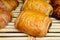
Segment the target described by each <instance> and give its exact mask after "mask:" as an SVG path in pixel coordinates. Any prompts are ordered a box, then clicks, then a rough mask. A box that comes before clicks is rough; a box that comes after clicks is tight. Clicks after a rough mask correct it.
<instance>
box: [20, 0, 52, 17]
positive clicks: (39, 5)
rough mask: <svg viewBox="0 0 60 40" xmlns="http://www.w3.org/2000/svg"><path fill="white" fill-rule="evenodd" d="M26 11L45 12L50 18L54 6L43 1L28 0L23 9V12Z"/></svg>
mask: <svg viewBox="0 0 60 40" xmlns="http://www.w3.org/2000/svg"><path fill="white" fill-rule="evenodd" d="M26 9H28V10H29V9H31V10H35V11H40V12H44V13H45V14H46V15H48V16H49V15H51V14H52V11H53V8H52V6H51V5H50V4H48V3H46V2H44V1H42V0H26V1H25V2H24V4H23V6H22V8H21V11H23V10H26Z"/></svg>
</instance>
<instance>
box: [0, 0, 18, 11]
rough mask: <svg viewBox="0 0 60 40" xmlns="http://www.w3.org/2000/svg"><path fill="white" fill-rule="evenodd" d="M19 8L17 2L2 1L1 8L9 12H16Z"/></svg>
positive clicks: (0, 0) (0, 2)
mask: <svg viewBox="0 0 60 40" xmlns="http://www.w3.org/2000/svg"><path fill="white" fill-rule="evenodd" d="M17 6H18V1H17V0H0V8H4V9H7V10H9V11H12V10H14V9H15V8H16V7H17Z"/></svg>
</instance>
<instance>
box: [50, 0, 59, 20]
mask: <svg viewBox="0 0 60 40" xmlns="http://www.w3.org/2000/svg"><path fill="white" fill-rule="evenodd" d="M51 5H52V6H53V8H54V10H53V14H52V16H53V17H55V18H56V19H60V0H51Z"/></svg>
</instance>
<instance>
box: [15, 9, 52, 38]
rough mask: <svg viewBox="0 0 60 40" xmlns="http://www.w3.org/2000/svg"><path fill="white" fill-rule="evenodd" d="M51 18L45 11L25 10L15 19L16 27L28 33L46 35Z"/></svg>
mask: <svg viewBox="0 0 60 40" xmlns="http://www.w3.org/2000/svg"><path fill="white" fill-rule="evenodd" d="M50 23H51V19H50V18H49V17H48V16H47V15H45V14H44V13H41V12H37V11H32V10H24V11H22V12H21V14H20V15H19V16H18V18H17V19H16V21H15V27H16V29H18V30H19V31H22V32H24V33H26V34H28V35H31V36H34V37H44V36H46V33H47V31H48V28H49V25H50Z"/></svg>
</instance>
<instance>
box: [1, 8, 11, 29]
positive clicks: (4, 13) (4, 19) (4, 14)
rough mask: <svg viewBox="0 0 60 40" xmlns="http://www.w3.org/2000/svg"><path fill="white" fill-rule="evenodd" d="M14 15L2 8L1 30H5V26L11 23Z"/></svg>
mask: <svg viewBox="0 0 60 40" xmlns="http://www.w3.org/2000/svg"><path fill="white" fill-rule="evenodd" d="M11 19H12V15H11V13H10V12H9V11H7V10H3V9H1V8H0V29H1V28H4V27H5V25H6V24H7V23H8V22H9V21H11Z"/></svg>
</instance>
